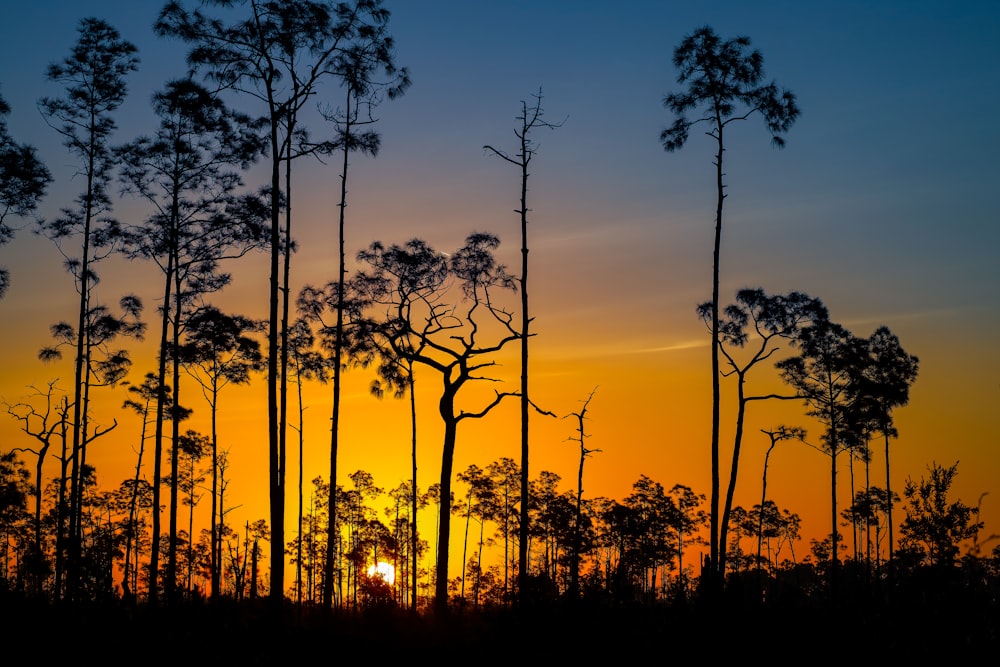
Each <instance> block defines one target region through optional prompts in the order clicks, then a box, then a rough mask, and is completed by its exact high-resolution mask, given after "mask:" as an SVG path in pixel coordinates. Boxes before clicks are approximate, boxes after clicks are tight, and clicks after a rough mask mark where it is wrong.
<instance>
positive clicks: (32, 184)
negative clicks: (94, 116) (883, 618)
mask: <svg viewBox="0 0 1000 667" xmlns="http://www.w3.org/2000/svg"><path fill="white" fill-rule="evenodd" d="M9 113H10V105H9V104H7V102H6V100H4V99H3V97H2V96H0V247H2V246H4V245H6V244H7V243H8V242H10V240H11V239H12V238H14V231H15V228H14V227H13V226H11V223H10V221H9V217H10V216H16V217H24V216H27V215H31V214H32V213H33V212H34V210H35V209H36V208H37V206H38V202H39V200H40V199H41V198H42V197H43V196H45V190H46V188H47V187H48V185H49V183H50V182H52V176H51V175H50V174H49V170H48V169H46V167H45V165H44V164H43V163H42V161H41V160H39V159H38V156H37V155H36V154H35V149H34V147H33V146H29V145H28V144H18V143H17V142H16V141H15V140H14V138H13V137H12V136H10V133H9V132H8V131H7V120H6V117H7V114H9ZM9 285H10V274H9V272H8V271H7V269H5V268H3V267H0V299H2V298H3V296H4V294H6V293H7V287H8V286H9Z"/></svg>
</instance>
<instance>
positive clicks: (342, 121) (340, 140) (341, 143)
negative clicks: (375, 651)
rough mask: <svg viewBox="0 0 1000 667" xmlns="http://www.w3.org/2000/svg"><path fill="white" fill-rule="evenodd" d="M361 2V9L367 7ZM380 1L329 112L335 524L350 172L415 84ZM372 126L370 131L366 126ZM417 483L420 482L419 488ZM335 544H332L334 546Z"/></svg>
mask: <svg viewBox="0 0 1000 667" xmlns="http://www.w3.org/2000/svg"><path fill="white" fill-rule="evenodd" d="M362 4H364V3H358V8H359V9H361V8H362ZM380 4H381V3H380V2H372V3H368V4H367V6H365V7H364V10H365V11H367V12H369V13H370V20H371V23H370V26H368V28H369V29H368V30H367V31H364V38H363V39H359V40H357V41H355V42H354V43H353V44H351V45H350V46H348V47H347V48H345V49H343V50H341V51H339V52H338V53H337V54H336V55H334V56H333V57H332V71H333V72H334V73H335V75H336V76H337V77H338V78H339V79H340V80H341V82H342V85H343V88H344V107H343V108H342V109H337V110H335V111H332V112H328V113H326V114H324V116H325V117H326V119H327V120H329V121H331V122H333V123H334V125H335V127H336V135H335V138H334V140H333V142H332V146H333V147H335V148H337V149H339V151H340V154H341V157H342V161H341V169H340V202H339V204H338V217H337V262H338V264H337V267H338V269H337V280H336V289H337V296H336V300H335V304H336V325H335V330H334V340H333V350H332V352H333V359H332V360H331V368H332V378H331V379H332V383H333V405H332V412H331V416H330V419H331V426H330V484H331V488H332V489H333V493H332V494H331V497H330V510H329V511H330V514H329V517H330V522H331V525H333V524H335V523H336V520H337V503H336V484H337V458H338V455H339V449H340V407H341V401H340V398H341V377H340V373H341V369H342V367H343V356H344V351H345V347H344V345H345V341H344V334H343V329H344V324H345V320H344V318H345V311H344V297H345V295H344V285H345V281H346V279H347V261H346V254H345V251H344V230H345V223H346V214H347V176H348V168H349V165H350V156H351V154H352V153H361V154H363V155H369V156H371V157H375V156H376V155H377V154H378V150H379V146H380V144H381V137H380V136H379V134H378V133H377V132H375V131H374V130H372V129H370V126H371V125H372V124H373V123H375V118H374V117H373V115H372V113H373V110H374V108H375V107H376V106H377V105H378V104H379V103H380V102H381V101H382V98H383V96H387V97H389V99H394V98H396V97H398V96H400V95H402V94H403V92H404V91H405V90H406V89H407V88H408V87H409V85H410V78H409V74H408V72H407V70H406V68H402V69H397V67H396V64H395V54H394V42H393V39H392V37H391V36H390V35H389V34H388V32H387V31H388V21H389V12H388V10H386V9H384V8H382V7H381V6H380ZM381 75H385V76H386V77H388V80H387V81H380V80H379V78H378V77H379V76H381ZM365 128H369V129H365ZM415 485H416V482H414V488H415ZM328 548H329V546H328ZM332 555H333V553H332V551H328V552H327V564H328V565H327V567H331V566H332V562H333V558H332ZM332 574H333V573H332V571H331V570H327V572H326V579H324V581H328V582H331V583H330V585H332ZM332 594H333V590H332V588H330V587H329V586H325V587H324V590H323V599H324V604H326V605H327V606H329V605H330V603H331V601H332Z"/></svg>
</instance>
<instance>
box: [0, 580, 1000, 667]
mask: <svg viewBox="0 0 1000 667" xmlns="http://www.w3.org/2000/svg"><path fill="white" fill-rule="evenodd" d="M0 605H2V607H0V612H2V616H3V632H2V635H0V636H2V639H0V641H2V643H3V647H2V649H0V655H3V656H7V657H9V656H13V655H22V656H28V657H29V661H27V662H24V661H18V662H13V661H10V662H8V660H7V659H6V658H5V659H4V660H3V662H4V664H6V665H11V666H12V667H13V665H15V664H31V662H33V661H31V660H30V656H38V658H39V660H38V661H40V662H43V663H45V664H49V663H50V661H63V660H65V661H67V663H68V664H73V663H75V664H84V665H97V664H102V663H105V662H106V663H108V664H114V665H118V664H125V663H126V662H130V663H133V662H134V663H135V664H141V665H181V664H183V665H235V666H239V667H243V666H246V665H264V664H273V665H293V664H296V663H305V662H306V661H308V662H313V661H315V660H329V661H330V662H334V661H337V660H338V659H340V658H350V659H351V660H352V662H353V661H355V660H358V659H360V660H363V661H365V662H367V664H375V665H378V664H388V663H389V662H395V661H397V660H412V661H415V663H416V664H417V665H422V664H424V663H425V662H427V661H429V660H435V659H438V660H442V661H444V664H455V663H456V661H461V662H468V663H470V664H475V665H494V664H495V665H500V664H504V665H510V664H515V665H534V664H539V665H566V664H572V663H578V664H583V665H587V664H599V663H606V664H610V665H612V666H614V667H618V665H619V664H621V663H622V661H628V662H637V661H639V660H643V661H645V660H647V659H649V658H651V657H657V658H658V659H660V660H662V661H664V662H666V663H672V664H676V662H677V661H679V660H699V661H702V662H711V663H716V662H718V661H719V660H720V659H721V661H722V662H723V663H729V662H734V663H735V662H739V661H743V660H747V659H751V658H752V659H753V662H755V663H756V662H757V661H758V660H759V658H761V657H764V658H765V660H767V659H775V660H779V661H780V662H792V663H799V664H802V663H805V664H820V665H825V664H831V665H832V664H838V663H839V664H851V663H854V664H871V663H870V662H869V661H870V660H883V659H894V662H895V660H899V659H903V660H911V661H913V663H914V664H928V663H929V662H930V661H933V662H940V663H941V664H959V663H964V662H966V661H971V660H973V659H974V660H975V663H971V664H995V661H996V660H997V659H998V657H1000V615H998V613H997V608H996V605H992V604H991V605H988V606H986V607H982V606H981V605H974V606H964V607H962V606H958V607H955V608H949V609H945V608H935V607H933V606H921V605H905V606H901V607H900V608H897V609H892V610H890V609H883V610H880V611H875V612H872V611H861V610H858V609H853V610H852V609H817V608H812V607H808V606H802V607H795V608H792V607H788V608H782V609H774V608H765V607H757V608H741V609H733V608H708V607H706V606H704V605H701V606H698V605H683V606H677V605H674V606H671V607H655V608H650V607H642V606H632V607H617V608H610V607H607V606H600V607H596V606H595V607H588V606H586V605H577V606H573V607H567V606H564V605H555V604H554V605H550V606H544V607H538V608H533V609H530V610H522V611H517V610H498V611H478V612H475V611H464V612H452V613H450V614H449V615H448V616H447V617H445V618H435V617H433V616H431V615H429V614H428V615H423V614H422V615H417V616H414V615H412V614H409V613H407V612H404V611H400V610H396V609H378V610H368V611H365V612H359V613H356V614H347V613H343V612H341V613H335V614H323V613H322V612H320V611H317V610H311V611H309V613H305V612H301V613H300V612H298V611H296V610H295V609H293V608H291V607H288V608H285V609H283V610H281V611H276V610H274V609H272V608H271V607H269V606H268V604H267V603H266V602H260V603H256V604H249V603H245V604H240V605H237V604H235V603H229V602H224V603H219V604H212V605H209V604H203V603H199V604H189V605H185V606H182V607H178V608H174V609H165V608H157V609H151V608H145V607H141V606H140V607H137V608H133V609H127V608H125V607H124V606H122V605H120V604H109V605H93V604H89V605H81V606H71V605H65V604H61V605H58V606H52V605H50V604H48V603H44V604H43V603H31V602H26V601H24V600H16V599H11V598H10V597H5V598H0ZM325 656H329V658H326V657H325ZM859 659H860V660H861V662H858V660H859ZM897 664H898V663H897Z"/></svg>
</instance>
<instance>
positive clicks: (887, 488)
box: [885, 435, 894, 591]
mask: <svg viewBox="0 0 1000 667" xmlns="http://www.w3.org/2000/svg"><path fill="white" fill-rule="evenodd" d="M889 479H890V478H889V436H888V435H886V436H885V495H886V523H888V525H889V561H888V578H889V590H890V591H892V585H893V581H892V578H893V569H894V562H893V556H894V545H893V537H892V533H893V530H892V486H891V484H890V481H889Z"/></svg>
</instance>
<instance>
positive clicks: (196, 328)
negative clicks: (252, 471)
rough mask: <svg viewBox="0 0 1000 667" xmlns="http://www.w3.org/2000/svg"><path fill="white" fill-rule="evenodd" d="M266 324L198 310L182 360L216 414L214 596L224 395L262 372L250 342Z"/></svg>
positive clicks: (209, 309)
mask: <svg viewBox="0 0 1000 667" xmlns="http://www.w3.org/2000/svg"><path fill="white" fill-rule="evenodd" d="M263 328H264V326H263V323H261V322H258V321H256V320H253V319H251V318H248V317H244V316H242V315H228V314H226V313H223V312H222V311H221V310H219V309H218V308H216V307H214V306H204V307H202V308H200V309H198V310H197V311H195V312H194V313H193V314H192V315H191V316H190V317H189V318H188V321H187V336H186V339H185V342H184V344H183V345H181V347H180V349H179V350H178V353H177V359H178V361H179V362H180V364H181V365H182V366H183V367H184V368H185V369H186V370H187V371H188V373H189V374H190V375H191V376H192V377H193V378H194V379H195V381H196V382H198V384H199V385H200V386H201V390H202V395H203V396H204V397H205V400H206V401H207V402H208V405H209V408H210V411H211V435H210V441H209V450H210V451H209V453H210V465H211V469H212V471H211V477H212V487H211V488H212V519H211V524H210V531H211V549H210V569H211V573H212V576H211V595H212V597H216V596H218V595H219V587H220V583H221V576H222V572H221V567H222V541H221V534H220V531H219V526H220V525H221V523H222V519H221V515H220V505H219V503H218V495H219V465H218V458H219V432H218V412H219V392H220V391H222V389H223V388H225V387H226V386H227V385H229V384H248V383H249V382H250V374H251V373H252V372H253V371H257V370H260V369H261V368H262V367H263V359H262V356H261V353H260V343H259V342H258V341H257V340H255V339H254V338H252V337H251V334H254V333H258V332H260V331H262V330H263Z"/></svg>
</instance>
